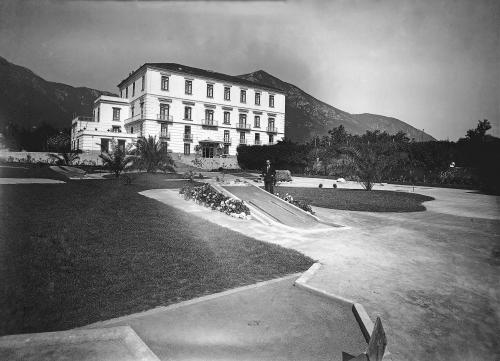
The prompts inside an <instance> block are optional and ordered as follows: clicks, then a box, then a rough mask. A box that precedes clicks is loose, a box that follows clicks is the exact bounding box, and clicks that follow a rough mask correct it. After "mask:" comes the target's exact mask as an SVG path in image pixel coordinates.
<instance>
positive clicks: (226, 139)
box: [222, 137, 231, 145]
mask: <svg viewBox="0 0 500 361" xmlns="http://www.w3.org/2000/svg"><path fill="white" fill-rule="evenodd" d="M222 143H224V144H228V145H229V144H231V138H227V137H226V138H224V140H223V141H222Z"/></svg>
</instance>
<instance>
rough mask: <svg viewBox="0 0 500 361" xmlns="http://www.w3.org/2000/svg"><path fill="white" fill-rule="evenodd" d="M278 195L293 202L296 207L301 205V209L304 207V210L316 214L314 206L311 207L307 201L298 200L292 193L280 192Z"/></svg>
mask: <svg viewBox="0 0 500 361" xmlns="http://www.w3.org/2000/svg"><path fill="white" fill-rule="evenodd" d="M276 196H277V197H280V198H281V199H283V200H284V201H287V202H288V203H291V204H293V205H294V206H296V207H299V208H300V209H302V210H304V211H306V212H309V213H311V214H314V211H313V210H312V208H311V206H310V205H309V204H307V203H305V202H302V201H299V200H296V199H293V197H292V196H291V195H290V194H288V193H286V194H285V195H284V196H283V195H280V194H279V193H276Z"/></svg>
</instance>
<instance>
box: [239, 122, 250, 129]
mask: <svg viewBox="0 0 500 361" xmlns="http://www.w3.org/2000/svg"><path fill="white" fill-rule="evenodd" d="M250 128H251V127H250V124H247V123H236V129H243V130H250Z"/></svg>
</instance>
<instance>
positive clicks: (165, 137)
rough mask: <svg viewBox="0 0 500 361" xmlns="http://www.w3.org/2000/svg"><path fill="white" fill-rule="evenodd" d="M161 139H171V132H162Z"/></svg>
mask: <svg viewBox="0 0 500 361" xmlns="http://www.w3.org/2000/svg"><path fill="white" fill-rule="evenodd" d="M160 140H161V141H162V142H163V141H165V140H170V133H168V132H162V133H161V134H160Z"/></svg>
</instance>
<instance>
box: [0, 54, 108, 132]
mask: <svg viewBox="0 0 500 361" xmlns="http://www.w3.org/2000/svg"><path fill="white" fill-rule="evenodd" d="M0 82H1V83H2V85H3V86H2V87H1V88H0V110H1V111H0V129H2V130H4V129H5V127H7V126H14V127H16V128H18V129H22V128H24V129H31V128H33V127H39V126H40V125H42V124H48V125H50V126H53V127H55V128H69V127H70V126H71V124H70V122H71V119H72V117H73V114H90V113H91V112H92V107H93V103H94V100H95V99H96V98H98V97H99V96H100V95H103V94H104V95H115V94H113V93H110V92H107V91H101V90H97V89H92V88H88V87H73V86H71V85H68V84H64V83H59V82H51V81H48V80H45V79H43V78H42V77H40V76H39V75H37V74H36V73H34V72H33V71H32V70H31V69H28V68H26V67H23V66H20V65H16V64H13V63H10V62H9V61H8V60H6V59H5V58H3V57H1V56H0Z"/></svg>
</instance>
